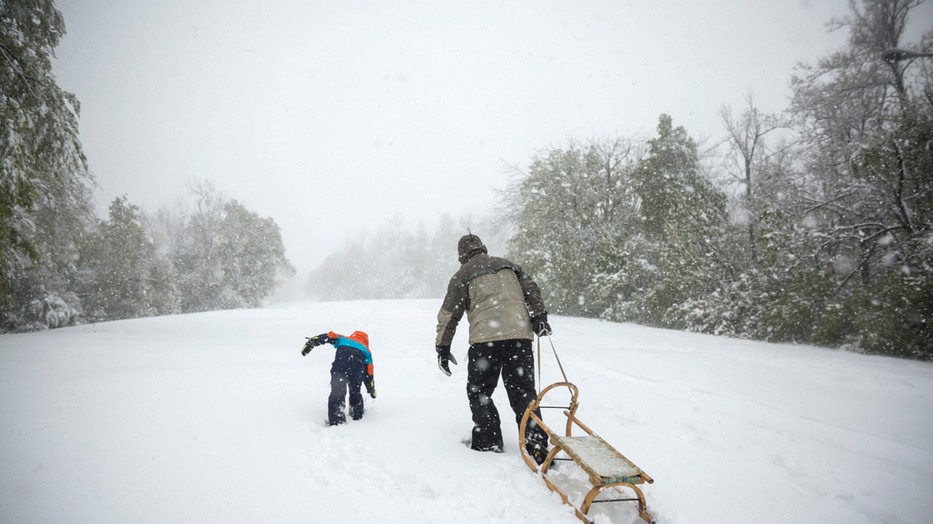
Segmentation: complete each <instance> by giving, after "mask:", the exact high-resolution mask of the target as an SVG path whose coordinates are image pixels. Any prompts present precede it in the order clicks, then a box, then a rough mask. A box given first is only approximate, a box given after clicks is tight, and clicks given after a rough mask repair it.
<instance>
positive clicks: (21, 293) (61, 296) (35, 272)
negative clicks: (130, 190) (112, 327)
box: [0, 183, 294, 332]
mask: <svg viewBox="0 0 933 524" xmlns="http://www.w3.org/2000/svg"><path fill="white" fill-rule="evenodd" d="M194 191H195V195H196V197H197V199H196V202H197V204H196V208H195V209H194V210H193V211H186V210H184V209H183V208H182V207H180V206H179V207H178V208H175V209H171V208H167V207H164V208H162V209H160V210H159V211H158V212H157V213H156V214H155V215H152V216H149V215H146V214H144V213H142V212H141V211H140V209H139V207H137V206H136V205H134V204H131V203H129V202H128V201H127V199H126V198H125V197H120V198H116V199H114V201H113V202H112V203H111V204H110V209H109V218H108V219H105V220H85V219H86V218H87V217H86V216H83V215H82V216H75V217H72V219H73V220H74V221H73V222H70V223H69V224H70V226H69V227H70V230H71V231H70V234H68V235H59V236H57V237H56V239H57V240H58V241H63V242H62V243H61V244H59V245H55V246H50V245H47V244H46V243H45V242H44V235H45V233H46V231H44V230H43V229H42V228H37V229H36V234H37V235H38V236H37V237H36V238H35V239H34V242H35V245H36V246H38V247H39V249H38V250H37V251H38V255H37V256H36V257H34V258H26V259H24V263H23V264H22V265H21V266H19V267H16V268H15V269H16V270H15V271H13V272H11V273H9V274H5V275H4V277H5V280H6V285H5V288H4V293H3V302H2V305H0V315H2V317H0V318H2V324H0V332H16V331H36V330H41V329H46V328H55V327H62V326H68V325H74V324H78V323H84V322H100V321H105V320H117V319H125V318H136V317H146V316H154V315H166V314H174V313H191V312H199V311H211V310H218V309H231V308H239V307H257V306H259V305H260V303H261V301H262V299H264V298H266V297H268V296H270V295H271V294H272V293H273V292H274V291H275V289H276V287H277V286H278V284H279V282H280V281H281V280H283V279H285V278H287V277H290V276H292V275H293V274H294V268H293V267H292V266H291V264H290V263H289V261H288V259H287V258H286V257H285V248H284V246H283V244H282V239H281V235H280V232H279V227H278V225H276V223H275V222H274V221H273V220H272V219H271V218H263V217H260V216H259V215H258V214H256V213H255V212H252V211H250V210H248V209H246V208H245V207H244V206H243V205H242V204H241V203H239V202H237V201H236V200H231V199H226V198H224V197H223V196H221V195H220V194H219V193H217V192H216V191H215V190H214V189H213V187H212V186H210V184H207V183H200V184H196V186H195V189H194Z"/></svg>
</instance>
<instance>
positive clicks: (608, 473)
mask: <svg viewBox="0 0 933 524" xmlns="http://www.w3.org/2000/svg"><path fill="white" fill-rule="evenodd" d="M558 387H566V388H568V389H569V390H570V395H571V397H570V405H569V406H568V407H567V409H565V410H564V415H566V416H567V427H566V430H565V434H564V435H560V434H558V433H556V432H554V430H552V429H551V428H550V427H548V426H547V425H546V424H545V423H544V421H542V420H541V418H540V417H538V416H537V415H536V414H535V413H534V411H535V410H537V409H538V408H542V407H543V408H547V407H553V406H542V405H541V401H542V400H543V399H544V397H545V395H547V394H548V393H549V392H550V391H552V390H553V389H554V388H558ZM579 394H580V392H579V390H578V389H577V386H575V385H573V384H571V383H570V382H556V383H554V384H551V385H550V386H548V387H546V388H544V389H543V390H541V393H539V394H538V397H537V398H536V399H535V400H534V401H533V402H532V403H531V404H529V406H528V409H526V410H525V414H524V415H523V416H522V421H521V423H520V424H519V427H518V441H519V444H520V445H519V449H521V450H522V458H523V459H524V460H525V463H526V464H528V467H529V468H531V470H532V471H534V472H536V473H537V472H538V471H539V467H538V465H537V464H536V463H535V461H534V459H533V458H532V457H531V455H529V454H528V452H527V451H526V450H525V446H524V442H525V429H526V427H527V425H528V422H529V421H531V420H533V421H534V422H535V423H536V424H538V426H540V427H541V428H542V429H543V430H544V431H545V432H546V433H547V436H548V439H549V440H550V442H551V445H552V446H553V447H552V448H551V451H550V452H549V453H548V455H547V457H546V458H545V459H544V462H543V463H542V464H541V466H540V473H541V478H542V479H544V483H545V484H547V487H548V488H550V489H551V490H552V491H555V492H557V494H558V495H560V497H561V499H562V500H563V501H564V503H565V504H567V505H569V506H573V508H574V512H575V513H576V515H577V517H579V518H580V520H582V521H583V522H586V523H591V522H592V520H591V519H590V518H589V517H588V516H587V512H588V511H589V510H590V506H592V505H593V504H594V503H600V502H622V501H631V502H637V503H638V514H639V516H640V517H641V518H642V519H644V520H645V521H646V522H650V523H653V522H654V518H653V517H652V516H651V515H650V514H649V513H648V508H647V504H646V503H645V496H644V494H643V493H642V491H641V488H639V487H638V485H639V484H644V483H648V484H652V483H653V482H654V479H652V478H651V477H650V476H648V474H647V473H645V472H644V471H642V470H641V468H639V467H638V466H636V465H635V464H633V463H632V461H630V460H629V459H627V458H625V456H624V455H622V454H621V453H619V452H618V451H616V449H615V448H613V447H612V446H611V445H609V443H608V442H606V441H605V440H603V439H601V438H600V437H599V436H598V435H596V434H595V433H593V431H592V430H590V428H588V427H587V426H586V425H585V424H584V423H583V422H581V421H580V420H579V419H578V418H577V417H576V412H577V407H578V406H579V404H578V403H577V397H578V396H579ZM561 407H563V406H561ZM574 426H576V427H578V428H580V429H581V430H583V433H584V434H582V435H579V436H574V435H573V433H572V431H573V428H574ZM560 453H563V454H564V455H567V457H569V458H564V457H562V458H557V455H558V454H560ZM555 459H556V460H566V461H572V462H573V463H575V464H576V465H577V466H579V467H580V468H581V469H583V471H585V472H586V474H587V475H589V481H590V484H591V485H592V486H593V487H592V489H590V490H589V492H588V493H587V494H586V496H585V497H584V499H583V503H582V504H580V505H579V506H577V505H575V504H573V503H572V502H571V501H570V498H569V497H568V496H567V494H566V493H564V492H563V491H562V490H561V489H560V488H559V487H558V486H557V485H555V484H554V482H552V481H551V479H549V478H548V470H549V469H550V468H551V465H552V464H553V463H554V460H555ZM620 488H628V489H630V490H632V491H633V492H634V493H635V497H636V498H612V499H603V500H596V497H597V496H598V495H599V494H600V493H601V492H602V491H603V490H607V489H611V490H612V491H613V492H616V493H618V494H621V495H625V494H626V493H625V492H623V491H622V490H621V489H620Z"/></svg>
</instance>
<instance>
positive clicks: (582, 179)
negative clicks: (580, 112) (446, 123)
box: [504, 0, 933, 359]
mask: <svg viewBox="0 0 933 524" xmlns="http://www.w3.org/2000/svg"><path fill="white" fill-rule="evenodd" d="M918 4H919V2H915V1H908V0H886V1H882V0H877V1H876V0H871V1H865V2H863V3H862V5H861V7H859V6H858V5H856V4H853V12H852V13H851V15H850V16H849V17H848V18H846V19H844V20H842V21H840V22H838V23H839V25H840V26H841V27H848V29H849V31H850V39H849V43H848V46H847V47H846V48H845V49H842V50H840V51H838V52H836V53H834V54H832V55H831V56H828V57H825V58H822V59H821V60H819V61H818V62H817V64H816V65H810V66H801V67H800V68H799V70H798V71H797V74H796V75H795V76H794V77H793V79H792V87H793V99H792V104H791V107H790V108H789V109H788V110H787V112H786V114H784V115H774V116H772V115H765V114H762V113H761V112H759V111H758V110H757V109H756V108H755V106H754V104H753V102H752V101H751V99H749V104H748V106H747V107H746V108H744V110H743V111H742V112H741V114H740V115H738V116H737V117H733V114H732V111H731V109H728V108H726V109H724V110H723V112H722V117H723V124H724V130H725V136H726V139H725V141H724V142H723V144H722V147H721V148H720V150H719V152H720V153H721V154H720V155H719V156H718V157H716V158H715V159H714V161H713V162H712V163H711V164H712V168H706V169H705V168H703V167H702V165H703V163H702V162H701V158H700V154H699V152H698V148H697V145H696V143H695V142H694V140H692V139H691V138H690V137H689V136H688V134H687V133H686V131H684V129H683V128H680V127H675V126H674V125H673V123H672V120H671V118H670V117H669V116H662V117H661V118H660V121H659V124H658V127H657V134H656V136H654V137H653V138H651V139H649V140H647V141H645V142H641V141H637V140H633V139H619V140H616V141H610V142H605V143H591V144H588V145H585V146H580V145H576V144H570V145H568V146H567V147H564V148H558V149H553V150H551V151H548V152H546V153H543V154H541V155H539V156H537V157H536V158H534V159H533V160H532V162H531V165H530V166H529V168H528V170H527V173H525V174H523V176H522V177H521V178H520V180H519V181H518V182H517V183H516V184H515V186H514V187H513V188H512V190H511V191H510V192H509V193H508V195H507V202H508V204H509V205H508V206H504V207H509V208H511V212H510V214H509V216H507V217H506V220H507V221H508V222H509V223H511V224H512V226H513V230H514V231H515V235H514V236H513V237H512V239H511V241H510V243H509V247H510V254H511V256H512V257H514V258H515V259H517V260H520V261H521V262H522V263H523V264H524V266H525V268H526V269H527V270H529V271H530V272H531V273H532V274H533V275H535V278H537V279H538V281H539V283H540V284H542V287H543V289H544V290H545V292H546V293H548V294H549V296H548V298H549V303H550V307H551V308H553V310H554V311H555V312H556V313H563V314H568V315H582V316H590V317H598V318H604V319H608V320H614V321H630V322H638V323H642V324H648V325H653V326H661V327H668V328H675V329H687V330H693V331H701V332H706V333H715V334H722V335H730V336H739V337H751V338H756V339H762V340H771V341H791V342H801V343H814V344H821V345H829V346H849V347H851V348H853V349H857V350H862V351H866V352H871V353H878V354H886V355H897V356H906V357H912V358H921V359H931V358H933V326H931V323H933V67H931V65H933V62H931V61H930V59H929V58H928V57H923V56H916V55H913V58H911V55H910V54H908V53H905V52H903V51H893V52H892V51H891V49H898V48H903V47H907V48H913V49H921V50H923V51H925V52H929V51H930V50H931V49H933V32H929V33H927V34H926V35H925V36H924V37H923V39H922V41H920V42H919V43H914V44H907V43H905V42H903V41H902V39H903V35H904V31H905V29H906V27H907V23H908V20H909V13H910V11H911V10H912V9H913V8H914V7H916V6H917V5H918ZM779 134H780V135H783V137H784V138H783V139H781V140H778V135H779ZM772 138H773V139H772ZM718 173H725V174H729V175H731V176H732V178H734V179H735V180H737V181H738V182H739V191H738V192H737V193H736V192H732V193H727V192H725V191H724V190H725V189H726V186H725V185H722V184H718V185H714V184H712V183H711V182H710V180H712V179H713V178H715V177H713V176H712V175H715V174H718Z"/></svg>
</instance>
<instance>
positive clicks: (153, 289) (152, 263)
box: [79, 197, 176, 321]
mask: <svg viewBox="0 0 933 524" xmlns="http://www.w3.org/2000/svg"><path fill="white" fill-rule="evenodd" d="M144 221H145V218H144V217H143V216H142V214H141V213H140V211H139V208H138V207H137V206H135V205H133V204H130V203H128V202H127V200H126V197H119V198H116V199H114V201H113V202H112V203H111V204H110V217H109V220H107V221H101V222H100V224H99V226H98V230H97V232H96V234H89V235H88V241H87V242H86V243H85V245H84V246H83V249H82V255H81V259H80V261H79V266H80V267H81V269H82V278H81V284H82V285H81V289H82V293H81V297H82V299H83V304H84V312H85V318H87V319H88V320H90V321H101V320H115V319H121V318H134V317H145V316H153V315H159V314H167V313H172V312H174V311H175V300H176V297H175V286H174V282H173V280H174V279H173V276H172V275H173V271H172V269H171V265H170V263H169V261H168V260H167V259H166V258H165V257H164V255H161V254H160V253H159V252H158V251H157V249H156V246H155V244H154V243H153V241H152V239H151V238H149V237H148V235H147V233H146V228H145V225H144Z"/></svg>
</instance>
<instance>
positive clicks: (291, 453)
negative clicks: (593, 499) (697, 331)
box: [0, 300, 933, 524]
mask: <svg viewBox="0 0 933 524" xmlns="http://www.w3.org/2000/svg"><path fill="white" fill-rule="evenodd" d="M439 305H440V300H416V301H384V302H341V303H330V304H327V303H307V304H289V305H283V306H277V307H269V308H266V309H259V310H243V311H225V312H215V313H204V314H194V315H185V316H175V317H163V318H150V319H140V320H131V321H121V322H111V323H105V324H97V325H88V326H81V327H77V328H68V329H60V330H53V331H46V332H42V333H35V334H26V335H3V336H0V399H2V400H0V402H2V404H0V454H2V455H0V493H2V501H0V522H9V523H33V522H55V523H68V522H77V523H91V522H93V523H125V522H134V523H141V522H143V523H146V522H153V523H168V522H185V523H194V522H198V523H200V522H225V523H230V522H243V523H253V522H285V523H291V522H296V523H297V522H303V523H305V522H365V523H384V522H388V523H401V522H446V523H454V524H457V523H464V524H466V523H470V524H473V523H478V522H482V523H507V522H508V523H513V522H536V523H568V524H570V523H574V522H579V521H578V520H577V519H576V518H575V517H574V516H573V514H572V512H571V510H570V508H568V507H567V506H564V505H563V504H561V503H560V500H559V498H558V497H557V495H555V494H553V493H551V492H550V491H549V490H548V489H547V488H546V487H545V486H544V483H543V482H541V481H540V480H539V479H538V478H536V477H535V476H534V475H533V474H532V472H531V471H530V470H529V469H528V468H527V467H526V466H525V465H524V464H523V462H522V461H521V459H520V457H519V456H518V448H517V445H516V442H515V441H516V439H517V437H516V433H517V432H516V429H515V427H514V425H513V424H511V423H508V424H506V425H505V426H504V428H503V429H504V434H505V438H506V448H507V449H506V452H505V453H502V454H480V453H476V452H473V451H471V450H469V449H468V448H467V447H466V446H464V444H463V443H462V441H463V440H464V439H466V438H467V437H468V436H469V434H470V427H471V422H470V413H469V409H468V406H467V401H466V393H465V375H466V372H465V366H464V365H462V362H463V361H464V360H465V358H463V357H465V353H466V342H465V338H466V337H465V329H461V332H460V333H459V334H458V335H457V338H456V340H455V355H456V356H457V357H458V358H459V359H460V360H461V365H460V366H457V367H455V368H454V375H453V377H449V378H448V377H446V376H444V375H442V374H441V373H440V372H439V371H438V370H437V367H436V364H435V360H434V348H433V338H434V323H435V313H436V310H437V308H438V307H439ZM552 325H553V327H554V329H555V335H554V337H553V342H554V344H555V346H556V347H557V350H558V351H559V355H560V357H561V361H562V363H563V365H564V368H565V370H566V372H567V374H568V377H569V379H570V380H571V381H572V382H574V383H576V384H577V385H578V386H579V387H580V391H581V398H580V401H581V408H580V411H579V415H580V418H581V419H582V420H584V421H585V422H586V423H587V424H588V425H589V426H590V427H591V428H593V430H595V431H596V432H597V433H599V434H600V435H601V436H602V437H604V438H605V439H606V440H608V441H609V442H610V443H612V444H613V445H614V446H615V447H617V448H618V449H619V450H620V451H621V452H622V453H624V454H626V455H627V456H628V457H629V458H630V459H632V460H633V461H634V462H635V463H636V464H638V465H639V466H641V467H642V468H643V469H644V470H645V471H647V472H648V473H649V474H650V475H651V476H653V477H654V478H655V480H656V482H655V484H653V485H648V486H645V494H646V496H647V500H648V505H649V510H650V511H651V512H652V513H653V514H654V515H655V516H656V517H657V519H658V521H659V522H661V523H682V524H704V523H710V524H712V523H716V524H720V523H732V522H735V523H758V524H768V523H774V524H787V523H810V522H813V523H817V522H818V523H837V522H839V523H841V522H845V523H919V522H929V521H930V518H931V517H930V515H933V497H931V496H930V495H931V494H933V417H931V414H933V364H929V363H918V362H912V361H904V360H895V359H889V358H881V357H868V356H863V355H856V354H851V353H845V352H839V351H831V350H825V349H819V348H811V347H793V346H779V345H770V344H763V343H755V342H748V341H737V340H730V339H723V338H715V337H709V336H702V335H693V334H684V333H678V332H671V331H662V330H653V329H647V328H642V327H638V326H632V325H622V324H610V323H602V322H597V321H593V320H583V319H574V318H562V317H554V318H553V319H552ZM356 329H361V330H365V331H367V332H368V333H369V336H370V341H371V345H372V349H373V354H374V359H375V365H376V386H377V389H378V393H379V397H378V399H377V400H375V401H372V400H370V399H369V398H368V397H367V398H366V402H367V406H366V407H367V413H366V416H365V417H364V418H363V420H362V421H359V422H353V421H351V422H350V423H349V424H348V425H346V426H341V427H336V428H329V427H325V426H324V424H323V421H324V419H325V417H326V397H327V394H328V392H329V385H328V384H329V367H330V362H331V359H332V356H333V349H332V348H331V347H330V346H325V347H322V348H317V349H315V350H314V351H313V352H312V353H311V354H310V355H308V356H307V357H301V356H300V354H299V350H300V349H301V346H302V344H303V342H304V338H303V337H304V336H310V335H314V334H317V333H320V332H323V331H327V330H335V331H339V332H343V333H349V332H351V331H353V330H356ZM543 349H544V348H543ZM543 365H544V373H543V374H544V379H543V381H544V382H545V383H550V382H554V381H557V380H558V379H559V378H560V375H559V372H558V370H557V366H556V364H555V362H554V360H553V358H552V357H550V356H549V353H545V358H544V359H543ZM494 398H495V400H496V403H497V405H498V406H499V409H500V412H501V413H502V415H503V419H504V420H507V421H510V417H509V411H508V404H507V401H506V398H505V395H504V391H502V388H501V386H500V388H499V389H498V390H497V392H496V397H494ZM553 413H555V414H551V413H549V412H546V413H545V417H546V418H547V417H549V416H550V417H559V416H560V415H558V414H556V412H553ZM561 466H562V467H563V466H564V464H562V465H561ZM566 469H567V470H568V471H567V475H568V478H567V481H568V483H570V484H572V483H573V482H574V480H575V479H574V477H573V472H572V471H569V470H570V469H571V468H570V467H569V466H568V467H567V468H566ZM592 515H594V516H595V517H596V519H597V522H600V523H603V522H614V523H634V522H640V521H639V520H638V519H637V514H636V512H635V510H634V506H631V505H628V504H627V503H623V504H612V505H609V504H604V505H597V506H595V507H594V510H593V511H592Z"/></svg>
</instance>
